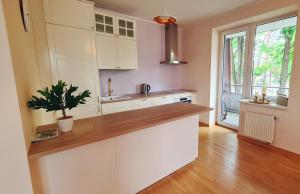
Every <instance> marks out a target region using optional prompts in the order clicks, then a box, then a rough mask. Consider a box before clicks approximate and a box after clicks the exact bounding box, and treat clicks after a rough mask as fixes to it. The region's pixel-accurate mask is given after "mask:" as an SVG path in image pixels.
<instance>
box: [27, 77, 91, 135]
mask: <svg viewBox="0 0 300 194" xmlns="http://www.w3.org/2000/svg"><path fill="white" fill-rule="evenodd" d="M77 89H78V87H75V86H73V85H70V87H67V84H66V83H65V82H63V81H61V80H59V81H58V82H57V84H56V85H52V87H51V89H49V88H48V87H45V88H43V89H42V90H38V91H37V92H38V93H39V94H40V95H41V96H42V97H37V96H32V97H31V99H30V100H29V101H28V103H27V104H28V107H29V108H31V109H33V110H37V109H46V111H47V112H49V111H55V112H56V111H58V110H61V111H62V117H60V118H58V119H57V123H58V128H59V129H60V130H61V131H62V132H67V131H70V130H72V127H73V117H72V116H67V115H66V109H69V110H71V109H72V108H75V107H77V106H78V105H79V104H85V103H86V98H88V97H90V94H91V92H90V91H88V90H85V91H84V92H82V93H79V94H78V95H74V92H76V91H77Z"/></svg>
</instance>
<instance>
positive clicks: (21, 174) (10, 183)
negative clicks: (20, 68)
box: [0, 2, 33, 194]
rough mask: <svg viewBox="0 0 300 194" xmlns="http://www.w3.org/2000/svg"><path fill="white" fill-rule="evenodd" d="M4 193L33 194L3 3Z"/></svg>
mask: <svg viewBox="0 0 300 194" xmlns="http://www.w3.org/2000/svg"><path fill="white" fill-rule="evenodd" d="M0 42H1V44H0V59H1V62H0V67H1V68H0V69H1V70H0V90H1V91H2V92H1V95H0V107H1V111H0V123H1V128H0V129H1V135H0V142H1V143H0V156H1V157H0V161H1V162H0V163H1V165H0V193H1V194H2V193H3V194H32V193H33V191H32V186H31V179H30V174H29V167H28V160H27V152H26V146H25V143H24V134H23V128H22V122H21V114H20V110H19V103H18V96H17V91H16V83H15V78H14V72H13V64H12V60H11V53H10V48H9V45H8V36H7V32H6V27H5V21H4V14H3V7H2V2H1V3H0Z"/></svg>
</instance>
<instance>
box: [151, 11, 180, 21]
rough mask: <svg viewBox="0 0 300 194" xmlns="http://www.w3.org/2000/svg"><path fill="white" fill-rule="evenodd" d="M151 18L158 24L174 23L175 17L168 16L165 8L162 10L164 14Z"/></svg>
mask: <svg viewBox="0 0 300 194" xmlns="http://www.w3.org/2000/svg"><path fill="white" fill-rule="evenodd" d="M153 20H154V21H155V22H157V23H159V24H174V23H176V18H175V17H173V16H170V15H169V14H168V12H167V10H166V9H165V10H164V15H162V16H156V17H155V18H153Z"/></svg>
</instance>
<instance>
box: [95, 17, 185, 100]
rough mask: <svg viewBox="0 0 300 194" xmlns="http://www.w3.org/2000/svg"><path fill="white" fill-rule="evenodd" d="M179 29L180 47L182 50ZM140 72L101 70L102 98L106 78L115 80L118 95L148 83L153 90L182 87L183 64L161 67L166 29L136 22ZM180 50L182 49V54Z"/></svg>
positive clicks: (143, 22) (136, 90)
mask: <svg viewBox="0 0 300 194" xmlns="http://www.w3.org/2000/svg"><path fill="white" fill-rule="evenodd" d="M181 34H182V33H181V31H180V30H179V48H181ZM137 46H138V69H137V70H127V71H126V70H124V71H119V70H100V71H99V74H100V85H101V96H104V95H107V79H108V78H109V77H110V78H111V79H112V88H113V90H114V91H115V94H132V93H137V92H139V91H140V84H142V83H148V84H150V85H151V87H152V89H151V91H159V90H166V89H178V88H182V82H183V79H182V71H183V65H161V64H160V61H161V60H163V58H164V27H163V26H160V25H157V24H154V23H152V22H148V21H142V20H137ZM180 51H181V49H180V50H179V52H180Z"/></svg>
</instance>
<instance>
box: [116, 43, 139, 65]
mask: <svg viewBox="0 0 300 194" xmlns="http://www.w3.org/2000/svg"><path fill="white" fill-rule="evenodd" d="M117 46H118V67H119V68H120V69H137V44H136V41H135V40H128V39H121V38H118V41H117Z"/></svg>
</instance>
